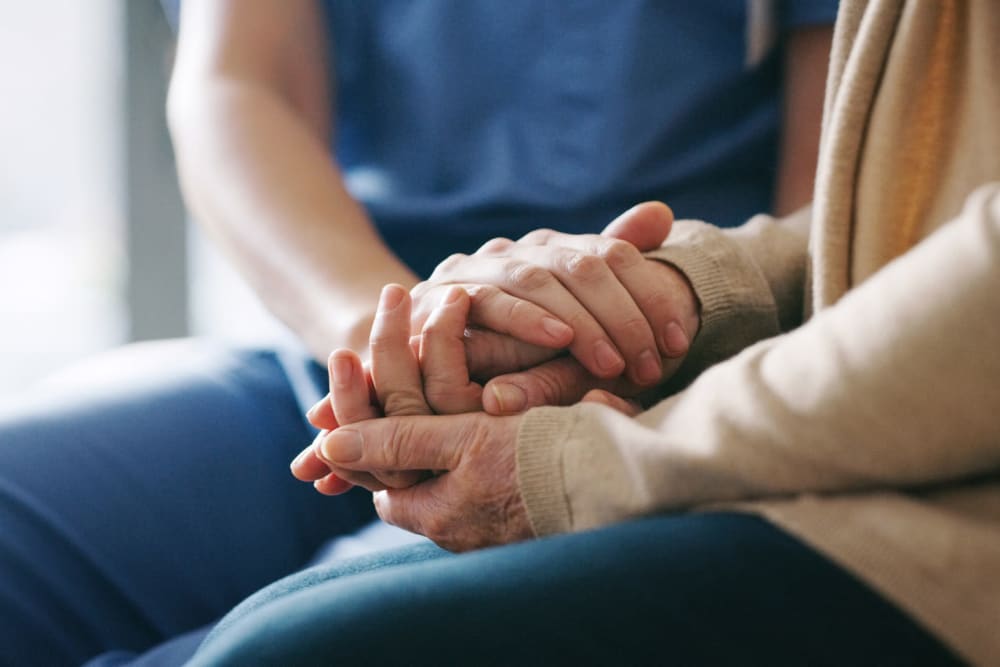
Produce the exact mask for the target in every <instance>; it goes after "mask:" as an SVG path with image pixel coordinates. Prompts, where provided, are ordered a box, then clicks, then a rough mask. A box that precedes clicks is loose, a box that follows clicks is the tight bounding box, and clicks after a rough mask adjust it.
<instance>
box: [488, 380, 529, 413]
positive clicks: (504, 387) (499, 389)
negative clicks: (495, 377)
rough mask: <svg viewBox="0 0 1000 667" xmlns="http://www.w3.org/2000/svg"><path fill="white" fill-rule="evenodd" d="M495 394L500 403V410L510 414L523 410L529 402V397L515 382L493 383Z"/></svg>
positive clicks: (491, 386)
mask: <svg viewBox="0 0 1000 667" xmlns="http://www.w3.org/2000/svg"><path fill="white" fill-rule="evenodd" d="M490 388H492V389H493V396H494V397H495V398H496V399H497V403H499V404H500V412H501V413H503V414H509V413H512V412H521V411H522V410H524V408H525V406H526V405H527V404H528V397H527V396H525V395H524V390H523V389H521V388H520V387H518V386H517V385H514V384H491V385H490Z"/></svg>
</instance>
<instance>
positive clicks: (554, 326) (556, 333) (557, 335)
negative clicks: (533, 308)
mask: <svg viewBox="0 0 1000 667" xmlns="http://www.w3.org/2000/svg"><path fill="white" fill-rule="evenodd" d="M542 330H544V331H545V333H547V334H548V335H549V338H553V339H555V340H564V339H565V338H566V337H567V336H570V335H572V334H573V330H572V329H571V328H570V327H569V325H567V324H564V323H563V322H560V321H559V320H557V319H555V318H554V317H543V318H542Z"/></svg>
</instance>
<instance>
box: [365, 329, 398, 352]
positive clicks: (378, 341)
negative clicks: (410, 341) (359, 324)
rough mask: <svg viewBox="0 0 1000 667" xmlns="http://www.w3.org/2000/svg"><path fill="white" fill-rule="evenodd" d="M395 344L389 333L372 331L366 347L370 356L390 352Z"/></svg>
mask: <svg viewBox="0 0 1000 667" xmlns="http://www.w3.org/2000/svg"><path fill="white" fill-rule="evenodd" d="M395 343H396V339H395V337H393V335H392V334H391V333H389V332H385V331H378V330H376V329H372V332H371V335H370V336H369V337H368V347H369V349H370V350H371V353H372V355H376V354H382V353H384V352H390V351H392V350H393V347H394V345H395Z"/></svg>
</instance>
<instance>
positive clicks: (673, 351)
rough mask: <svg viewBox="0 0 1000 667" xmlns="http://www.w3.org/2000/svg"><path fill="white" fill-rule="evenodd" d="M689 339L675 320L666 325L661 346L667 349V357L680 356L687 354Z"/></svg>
mask: <svg viewBox="0 0 1000 667" xmlns="http://www.w3.org/2000/svg"><path fill="white" fill-rule="evenodd" d="M690 345H691V341H689V340H688V337H687V334H686V333H684V329H682V328H681V325H679V324H677V322H671V323H670V324H668V325H667V330H666V331H665V332H664V333H663V347H664V348H665V349H666V350H667V356H669V357H682V356H684V355H685V354H687V351H688V347H689V346H690Z"/></svg>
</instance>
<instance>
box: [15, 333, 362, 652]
mask: <svg viewBox="0 0 1000 667" xmlns="http://www.w3.org/2000/svg"><path fill="white" fill-rule="evenodd" d="M76 376H77V379H73V380H67V381H65V382H63V383H61V384H59V385H57V386H54V387H49V388H47V389H44V390H39V391H33V392H31V393H30V394H28V395H26V396H24V397H21V398H19V399H18V400H17V401H16V402H8V404H7V405H4V406H2V407H0V619H3V621H2V622H0V664H5V665H6V664H11V665H15V664H44V665H60V664H80V663H81V662H83V661H84V660H86V659H88V658H89V657H91V656H93V655H95V654H98V653H102V652H106V651H111V650H123V651H142V650H146V649H148V648H149V647H151V646H153V645H156V644H158V643H160V642H163V641H164V640H166V639H168V638H170V637H174V636H176V635H179V634H181V633H184V632H186V631H189V630H191V629H193V628H197V627H199V626H202V625H205V624H207V623H209V622H211V621H213V620H215V619H217V618H218V617H220V616H221V615H222V614H224V613H225V612H226V611H227V610H229V609H230V608H231V607H232V606H233V605H234V604H236V603H237V602H238V601H240V600H241V599H243V598H244V597H246V596H247V595H249V594H250V593H252V592H253V591H255V590H257V589H259V588H260V587H262V586H264V585H266V584H267V583H269V582H271V581H274V580H275V579H278V578H280V577H282V576H284V575H287V574H289V573H290V572H293V571H295V570H297V569H299V568H301V567H303V565H304V564H305V563H306V562H308V560H309V558H310V557H311V556H312V554H313V553H314V552H315V550H316V549H317V547H318V546H319V545H320V544H321V543H322V542H323V541H324V540H326V539H327V538H329V537H331V536H333V535H336V534H339V533H345V532H349V531H353V530H354V529H356V528H358V527H360V526H361V525H363V524H365V523H367V522H369V521H370V520H371V519H372V518H373V517H374V512H373V510H372V508H371V500H370V497H368V496H366V495H365V494H363V493H353V492H352V494H349V495H348V496H345V497H342V498H338V499H328V498H324V497H322V496H320V495H319V494H317V493H316V492H315V491H313V489H312V488H310V487H309V485H306V484H302V483H300V482H297V481H296V480H295V479H293V478H292V477H291V475H290V474H289V472H288V464H289V462H290V461H291V459H292V457H293V456H294V455H295V454H296V453H297V452H298V451H299V450H300V449H301V448H302V447H304V446H305V445H306V444H308V442H309V440H310V439H311V438H312V435H313V433H312V431H311V428H310V427H309V426H308V424H306V423H305V421H304V419H303V417H302V414H301V410H300V407H299V406H298V404H297V403H296V401H295V398H294V396H293V393H292V390H291V388H290V386H289V384H288V381H287V379H286V377H285V375H284V372H283V370H282V367H281V365H280V364H279V363H278V362H277V360H276V358H275V355H274V354H273V353H272V352H269V351H264V350H237V349H232V348H229V347H223V346H219V345H214V344H211V343H207V342H200V341H178V342H170V343H157V344H145V345H140V346H133V347H131V348H126V349H124V350H121V351H118V352H115V353H113V354H111V355H109V356H107V357H105V358H103V359H100V360H98V361H95V362H91V364H89V366H87V367H85V368H83V369H81V370H80V371H78V372H77V373H76ZM81 376H84V379H83V380H80V379H79V378H80V377H81ZM11 403H12V404H11Z"/></svg>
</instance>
